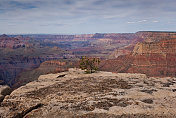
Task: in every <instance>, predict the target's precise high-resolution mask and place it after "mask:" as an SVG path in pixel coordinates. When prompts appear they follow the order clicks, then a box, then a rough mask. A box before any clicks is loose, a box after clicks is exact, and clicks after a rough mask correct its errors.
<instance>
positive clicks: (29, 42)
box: [0, 35, 68, 86]
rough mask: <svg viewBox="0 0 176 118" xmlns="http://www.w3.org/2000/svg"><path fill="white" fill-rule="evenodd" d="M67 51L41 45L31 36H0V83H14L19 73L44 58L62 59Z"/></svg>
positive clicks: (38, 63) (37, 64) (34, 65)
mask: <svg viewBox="0 0 176 118" xmlns="http://www.w3.org/2000/svg"><path fill="white" fill-rule="evenodd" d="M67 54H68V53H67V52H66V51H64V50H62V49H60V48H58V47H47V46H41V45H40V44H38V42H37V41H34V40H33V39H31V38H28V37H23V36H16V37H9V36H7V35H2V36H0V84H8V85H10V86H11V85H13V84H14V78H16V77H17V76H18V75H19V73H21V72H23V71H26V70H31V69H34V68H36V67H38V66H39V65H40V63H42V62H44V61H46V60H54V59H62V58H64V55H67Z"/></svg>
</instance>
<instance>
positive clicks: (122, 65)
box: [100, 32, 176, 76]
mask: <svg viewBox="0 0 176 118" xmlns="http://www.w3.org/2000/svg"><path fill="white" fill-rule="evenodd" d="M136 34H137V35H138V36H139V37H141V38H144V39H143V41H142V42H138V43H137V44H136V45H135V46H134V49H133V50H131V53H130V51H129V54H128V53H127V55H124V56H120V57H117V59H114V60H107V61H103V62H102V64H101V67H100V68H101V69H102V70H107V71H108V70H110V71H113V72H130V73H144V74H146V75H148V76H176V63H175V62H176V33H173V32H171V33H168V32H138V33H136ZM131 49H132V48H131ZM122 53H123V50H122ZM122 60H123V61H122ZM108 63H112V64H113V67H112V68H111V67H108V66H107V65H108ZM112 64H110V65H112Z"/></svg>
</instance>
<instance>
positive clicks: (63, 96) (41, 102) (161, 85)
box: [0, 69, 176, 118]
mask: <svg viewBox="0 0 176 118" xmlns="http://www.w3.org/2000/svg"><path fill="white" fill-rule="evenodd" d="M175 111H176V78H173V77H167V78H154V77H150V78H149V77H147V76H146V75H145V74H129V73H112V72H103V71H100V72H96V73H93V74H85V73H84V72H83V71H82V70H79V69H69V71H67V72H62V73H57V74H47V75H41V76H40V77H39V78H38V80H36V81H33V82H30V83H28V84H26V85H25V86H21V87H20V88H18V89H16V90H14V91H13V92H12V93H11V94H10V95H9V96H6V97H5V99H4V100H3V102H2V103H1V107H0V115H1V117H2V118H22V117H23V118H48V117H50V118H95V117H96V118H102V117H105V118H106V117H107V118H175V117H176V112H175Z"/></svg>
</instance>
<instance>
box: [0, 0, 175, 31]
mask: <svg viewBox="0 0 176 118" xmlns="http://www.w3.org/2000/svg"><path fill="white" fill-rule="evenodd" d="M175 5H176V0H0V34H41V33H42V34H90V33H128V32H137V31H176V7H175Z"/></svg>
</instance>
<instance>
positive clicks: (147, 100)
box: [142, 99, 153, 104]
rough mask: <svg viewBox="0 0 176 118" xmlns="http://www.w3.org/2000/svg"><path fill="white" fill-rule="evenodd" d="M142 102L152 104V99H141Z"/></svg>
mask: <svg viewBox="0 0 176 118" xmlns="http://www.w3.org/2000/svg"><path fill="white" fill-rule="evenodd" d="M142 102H144V103H147V104H153V100H152V99H144V100H142Z"/></svg>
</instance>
